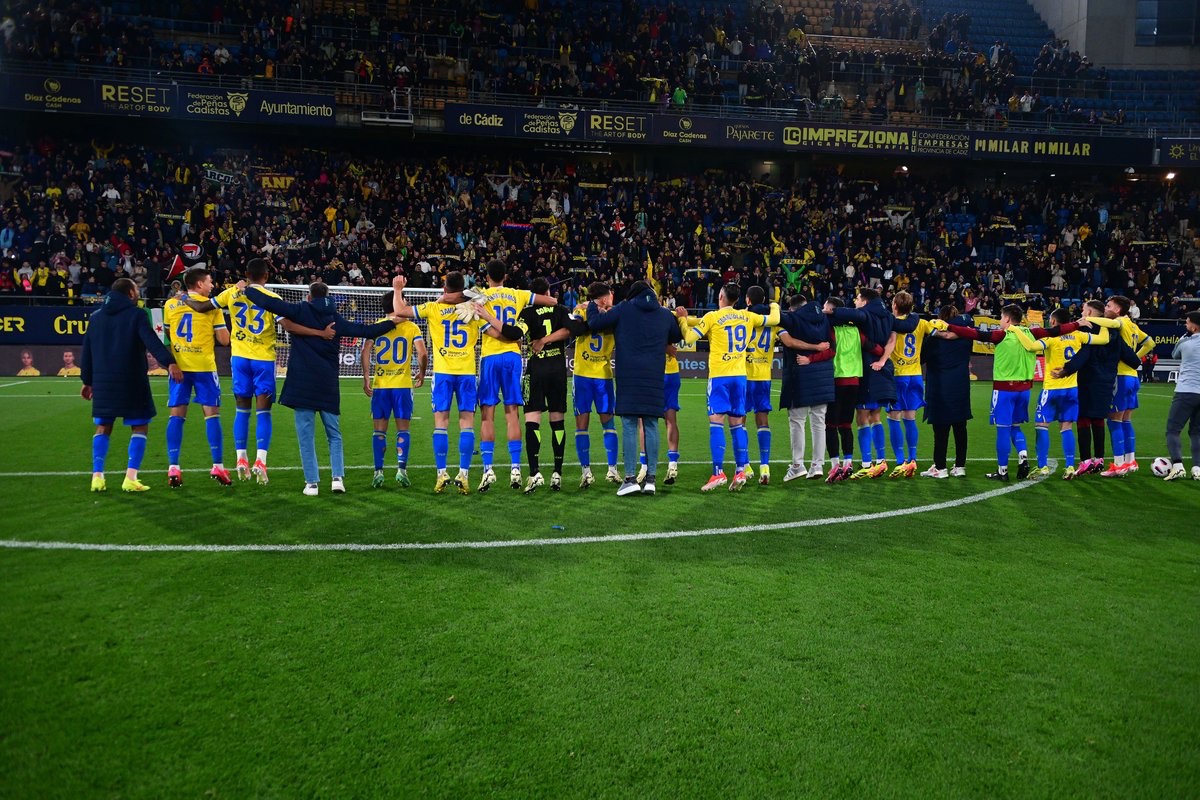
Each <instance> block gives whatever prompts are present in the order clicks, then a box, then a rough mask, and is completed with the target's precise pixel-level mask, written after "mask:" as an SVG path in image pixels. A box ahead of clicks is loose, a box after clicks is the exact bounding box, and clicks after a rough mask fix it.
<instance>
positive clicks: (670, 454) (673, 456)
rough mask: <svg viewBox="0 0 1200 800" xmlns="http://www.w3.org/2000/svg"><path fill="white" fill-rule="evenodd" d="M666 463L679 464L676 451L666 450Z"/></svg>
mask: <svg viewBox="0 0 1200 800" xmlns="http://www.w3.org/2000/svg"><path fill="white" fill-rule="evenodd" d="M667 461H669V462H670V463H672V464H678V463H679V451H678V450H668V451H667Z"/></svg>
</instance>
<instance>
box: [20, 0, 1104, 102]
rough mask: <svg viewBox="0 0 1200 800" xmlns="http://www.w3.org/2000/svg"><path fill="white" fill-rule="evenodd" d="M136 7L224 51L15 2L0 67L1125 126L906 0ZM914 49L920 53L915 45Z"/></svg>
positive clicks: (1067, 66) (1071, 63) (1076, 59)
mask: <svg viewBox="0 0 1200 800" xmlns="http://www.w3.org/2000/svg"><path fill="white" fill-rule="evenodd" d="M145 5H147V6H148V7H149V8H148V9H147V10H148V13H158V14H162V13H174V14H180V15H184V16H185V18H186V16H187V15H191V16H192V17H194V18H196V21H199V20H204V21H205V22H206V24H209V25H211V26H212V29H213V30H215V31H220V32H222V33H228V34H229V35H228V37H227V38H228V40H225V39H223V38H222V37H221V36H217V37H216V38H217V40H216V41H214V40H213V37H212V36H205V37H201V36H189V35H188V33H187V32H185V31H174V32H168V31H163V30H158V29H155V28H154V27H153V26H152V25H151V19H150V17H148V16H114V15H111V14H109V13H107V11H108V8H109V7H107V6H100V5H93V4H88V3H78V2H67V0H51V1H50V2H31V1H29V2H19V3H15V4H13V6H12V8H11V10H10V12H9V15H8V16H7V17H6V18H5V19H4V22H3V33H4V36H3V54H4V58H5V59H9V60H28V61H49V62H73V63H83V64H91V65H97V66H105V67H111V68H117V69H120V68H129V67H141V68H154V69H156V70H161V71H169V72H187V73H192V74H193V75H194V76H233V77H235V78H238V79H247V80H248V79H266V80H271V79H302V80H306V81H326V82H337V83H341V84H344V83H345V82H347V81H350V82H353V83H355V84H357V85H358V86H359V87H360V88H365V89H366V90H368V92H369V93H371V94H373V96H375V97H377V98H378V99H379V102H380V103H381V104H386V103H388V102H390V101H391V98H392V97H393V94H392V90H400V91H403V90H406V89H410V88H414V87H417V88H420V87H427V88H441V87H444V86H454V85H458V86H463V87H469V88H470V89H471V90H473V91H474V92H476V93H492V94H511V95H522V96H526V97H533V98H542V97H554V98H559V99H562V100H566V101H572V100H583V99H594V100H620V101H629V102H649V103H654V104H659V105H661V106H663V107H664V108H669V107H674V108H686V107H688V106H691V105H694V104H696V103H701V104H705V105H726V104H730V103H733V104H744V105H749V106H765V107H776V108H778V107H784V108H790V109H795V110H797V111H798V112H803V113H807V114H810V115H811V114H813V113H814V112H816V113H824V114H826V115H829V114H837V115H839V116H840V115H842V114H857V115H859V116H866V115H871V116H873V117H875V118H877V119H878V120H880V121H882V120H886V119H887V118H888V116H889V114H891V113H894V112H896V111H915V112H921V113H926V114H932V115H935V116H938V117H947V118H951V119H957V120H962V121H964V122H976V121H978V122H982V123H992V122H1003V121H1005V120H1008V119H1013V120H1021V121H1024V122H1036V123H1043V122H1053V121H1054V120H1056V119H1057V120H1059V121H1063V120H1070V121H1074V122H1080V123H1084V122H1091V123H1096V124H1100V123H1104V124H1121V123H1123V122H1124V120H1125V113H1124V112H1123V111H1122V112H1121V113H1120V115H1115V114H1111V113H1110V114H1108V115H1107V116H1105V115H1104V114H1103V113H1102V110H1100V109H1097V110H1096V113H1092V111H1093V109H1091V108H1089V105H1088V103H1087V102H1086V101H1085V100H1081V99H1080V96H1081V95H1087V94H1094V95H1097V96H1098V95H1099V94H1100V93H1102V92H1104V91H1106V86H1107V80H1106V77H1105V76H1104V75H1102V73H1100V72H1097V71H1095V70H1094V69H1093V68H1092V66H1091V64H1090V63H1089V62H1088V61H1087V59H1084V58H1082V57H1081V56H1080V55H1079V54H1078V53H1074V52H1072V51H1070V50H1069V48H1068V46H1067V44H1066V43H1065V42H1062V41H1058V40H1055V41H1053V42H1050V43H1047V45H1046V47H1045V48H1043V50H1042V53H1041V55H1039V57H1038V59H1037V62H1036V64H1026V65H1021V64H1019V63H1018V62H1017V59H1016V58H1015V57H1014V55H1013V53H1012V51H1011V49H1010V48H1008V47H1007V45H1005V44H1004V43H1003V42H1000V41H997V42H995V43H994V44H993V45H991V46H989V47H976V46H974V45H973V44H972V43H971V39H970V31H971V18H970V15H969V14H968V13H965V12H964V13H960V14H946V15H944V16H943V17H942V18H941V19H939V20H930V21H929V22H930V23H931V27H930V28H929V30H928V32H927V33H926V34H921V31H922V30H923V26H924V25H925V20H924V18H923V16H922V13H921V10H920V7H919V5H916V4H913V5H910V4H908V3H906V2H904V0H888V1H887V2H879V3H877V4H875V5H874V7H873V10H872V14H871V17H870V24H869V26H866V25H864V22H863V16H862V15H863V7H862V3H861V2H859V0H855V2H844V1H843V0H839V2H837V3H835V4H834V6H833V9H832V11H831V13H830V14H829V15H828V16H826V17H825V18H823V19H821V20H812V19H809V18H808V17H807V16H806V15H805V14H804V12H802V11H801V12H797V13H795V14H793V15H790V16H789V15H788V14H787V13H785V12H784V9H783V7H782V6H781V5H779V4H768V2H766V0H758V2H751V3H749V4H747V6H746V7H745V8H744V9H743V10H742V12H741V13H740V14H738V13H735V12H734V10H733V7H732V6H730V5H726V6H725V7H724V9H723V10H718V9H717V7H716V6H714V7H712V8H705V7H702V8H701V9H700V10H699V11H698V12H696V13H691V12H690V11H685V10H684V9H683V8H682V7H680V6H677V5H676V3H675V2H674V1H673V0H672V2H667V3H663V4H661V5H660V4H650V3H645V2H642V0H619V3H613V4H611V5H592V4H588V5H584V6H582V7H581V8H576V7H575V5H574V3H573V2H564V3H549V4H547V5H546V6H545V7H542V8H539V9H538V10H536V11H531V10H522V11H520V12H518V13H505V12H511V9H510V8H509V7H508V6H504V7H503V9H501V8H493V7H492V6H493V5H495V4H493V3H489V2H486V1H485V2H482V3H479V2H477V3H473V4H463V5H461V6H456V7H454V8H449V7H445V6H443V7H440V8H439V7H436V6H434V7H416V6H412V7H409V6H405V7H403V8H405V9H406V10H405V11H402V12H401V16H398V17H388V16H386V15H384V14H383V11H382V6H383V4H376V5H379V6H381V8H380V9H379V10H378V11H379V13H372V14H358V13H357V12H356V11H355V5H354V4H347V8H346V10H345V12H344V13H342V14H340V15H337V16H335V15H333V14H332V13H322V14H318V15H315V16H311V17H309V16H306V15H305V14H304V13H302V11H301V7H300V4H297V3H288V2H282V1H281V0H240V1H239V2H236V3H226V4H221V3H217V4H215V5H213V6H211V7H209V6H203V7H202V6H200V5H196V6H194V7H193V6H186V7H185V6H184V5H182V4H180V3H169V4H167V8H166V9H165V10H164V9H163V7H162V5H161V4H145ZM835 25H845V26H847V27H848V28H849V29H851V30H859V29H862V31H863V32H864V33H870V34H871V35H872V36H875V37H878V38H877V39H876V41H875V42H874V43H873V44H871V45H866V46H864V44H863V43H862V42H858V43H855V44H853V45H850V44H845V43H838V42H837V40H831V39H821V40H815V39H812V38H810V36H809V34H810V33H818V32H824V31H826V30H827V29H833V28H834V27H835ZM837 29H838V30H842V29H843V28H841V27H838V28H837ZM919 36H920V41H922V42H923V46H914V45H915V44H916V42H913V41H912V40H915V39H918V37H919ZM202 38H203V39H204V41H200V39H202ZM1030 75H1032V76H1036V77H1037V78H1038V79H1039V81H1040V84H1039V88H1044V89H1046V96H1047V97H1049V98H1062V99H1059V100H1055V101H1054V102H1048V101H1046V100H1043V97H1042V92H1041V91H1037V90H1034V88H1033V86H1032V85H1031V82H1030V78H1029V76H1030ZM197 79H199V78H197ZM1043 84H1044V85H1043ZM1027 89H1028V91H1025V90H1027ZM376 90H378V91H376ZM1023 92H1024V94H1026V95H1028V96H1029V99H1030V102H1029V103H1028V104H1027V107H1025V106H1021V107H1019V108H1018V107H1017V106H1020V104H1019V103H1017V102H1013V101H1017V100H1019V98H1020V97H1021V96H1022V93H1023ZM1069 98H1074V99H1069Z"/></svg>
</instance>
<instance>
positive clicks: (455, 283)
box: [446, 270, 467, 292]
mask: <svg viewBox="0 0 1200 800" xmlns="http://www.w3.org/2000/svg"><path fill="white" fill-rule="evenodd" d="M466 286H467V282H466V281H465V280H464V279H463V274H462V273H461V272H459V271H458V270H454V271H452V272H447V273H446V291H447V292H461V291H462V290H463V289H465V288H466Z"/></svg>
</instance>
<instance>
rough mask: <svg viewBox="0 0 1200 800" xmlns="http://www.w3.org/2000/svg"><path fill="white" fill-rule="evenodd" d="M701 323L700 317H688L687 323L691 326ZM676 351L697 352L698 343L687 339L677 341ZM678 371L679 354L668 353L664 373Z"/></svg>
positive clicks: (672, 373)
mask: <svg viewBox="0 0 1200 800" xmlns="http://www.w3.org/2000/svg"><path fill="white" fill-rule="evenodd" d="M699 324H700V318H699V317H688V318H687V325H688V327H689V328H690V327H692V326H693V325H699ZM675 352H676V353H694V352H696V343H695V342H689V341H687V340H686V339H685V340H683V341H680V342H676V343H675ZM678 372H679V356H678V355H674V356H673V355H671V354H670V353H668V354H667V368H666V369H665V370H663V374H664V375H674V374H676V373H678Z"/></svg>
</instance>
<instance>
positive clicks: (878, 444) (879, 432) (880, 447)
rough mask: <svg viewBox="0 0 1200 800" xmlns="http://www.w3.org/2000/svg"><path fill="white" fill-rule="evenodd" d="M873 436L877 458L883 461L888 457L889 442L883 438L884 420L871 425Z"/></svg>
mask: <svg viewBox="0 0 1200 800" xmlns="http://www.w3.org/2000/svg"><path fill="white" fill-rule="evenodd" d="M871 438H872V440H874V442H875V460H876V461H883V460H884V459H886V458H887V442H886V441H885V440H884V438H883V423H882V422H876V423H875V424H874V425H872V426H871Z"/></svg>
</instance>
